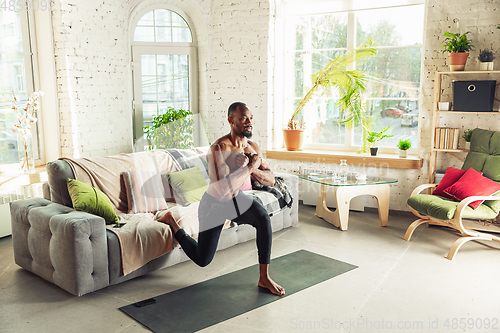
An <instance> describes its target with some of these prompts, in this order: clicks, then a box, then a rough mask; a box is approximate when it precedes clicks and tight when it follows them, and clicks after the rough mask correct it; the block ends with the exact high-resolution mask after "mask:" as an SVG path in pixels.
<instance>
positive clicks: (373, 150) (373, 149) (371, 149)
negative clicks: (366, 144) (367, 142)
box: [370, 147, 378, 156]
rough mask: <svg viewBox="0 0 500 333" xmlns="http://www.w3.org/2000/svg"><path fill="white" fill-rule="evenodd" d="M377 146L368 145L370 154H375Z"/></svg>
mask: <svg viewBox="0 0 500 333" xmlns="http://www.w3.org/2000/svg"><path fill="white" fill-rule="evenodd" d="M377 151H378V147H370V154H371V155H372V156H377Z"/></svg>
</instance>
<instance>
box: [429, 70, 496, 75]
mask: <svg viewBox="0 0 500 333" xmlns="http://www.w3.org/2000/svg"><path fill="white" fill-rule="evenodd" d="M437 74H444V75H448V74H500V71H453V72H437Z"/></svg>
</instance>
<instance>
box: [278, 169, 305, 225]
mask: <svg viewBox="0 0 500 333" xmlns="http://www.w3.org/2000/svg"><path fill="white" fill-rule="evenodd" d="M274 175H275V176H277V177H282V178H283V180H284V181H285V184H286V185H287V186H288V190H289V191H290V194H291V195H292V198H293V203H292V211H291V216H292V225H297V224H299V177H298V176H296V175H292V174H288V173H281V172H275V174H274Z"/></svg>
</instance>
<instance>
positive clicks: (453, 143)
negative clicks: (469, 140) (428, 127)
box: [434, 127, 460, 149]
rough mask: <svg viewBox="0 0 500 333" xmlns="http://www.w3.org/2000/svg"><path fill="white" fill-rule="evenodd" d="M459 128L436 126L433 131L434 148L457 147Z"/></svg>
mask: <svg viewBox="0 0 500 333" xmlns="http://www.w3.org/2000/svg"><path fill="white" fill-rule="evenodd" d="M459 135H460V130H459V129H458V128H451V127H436V128H435V133H434V148H435V149H458V139H459Z"/></svg>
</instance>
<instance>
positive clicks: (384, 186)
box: [299, 172, 398, 230]
mask: <svg viewBox="0 0 500 333" xmlns="http://www.w3.org/2000/svg"><path fill="white" fill-rule="evenodd" d="M299 178H301V179H304V180H307V181H310V182H314V183H318V184H321V189H320V191H319V193H318V201H317V203H316V215H317V216H319V217H321V218H322V219H324V220H326V221H328V222H330V223H331V224H333V225H334V226H336V227H337V228H339V229H340V230H347V224H348V222H349V204H350V201H351V199H352V198H355V197H357V196H360V195H367V194H368V195H373V196H374V197H375V198H376V199H377V204H378V215H379V218H380V225H381V226H382V227H385V226H386V225H387V220H388V219H389V200H390V187H389V184H394V183H397V182H398V180H397V179H395V178H386V177H367V178H366V179H365V180H357V179H356V177H355V176H354V175H352V174H350V175H348V176H347V180H346V181H339V180H337V179H335V180H334V177H333V176H332V175H327V174H319V173H309V172H308V173H303V174H299ZM329 186H333V187H335V200H336V204H337V209H335V211H331V210H330V209H328V207H327V206H326V191H327V189H328V187H329Z"/></svg>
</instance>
